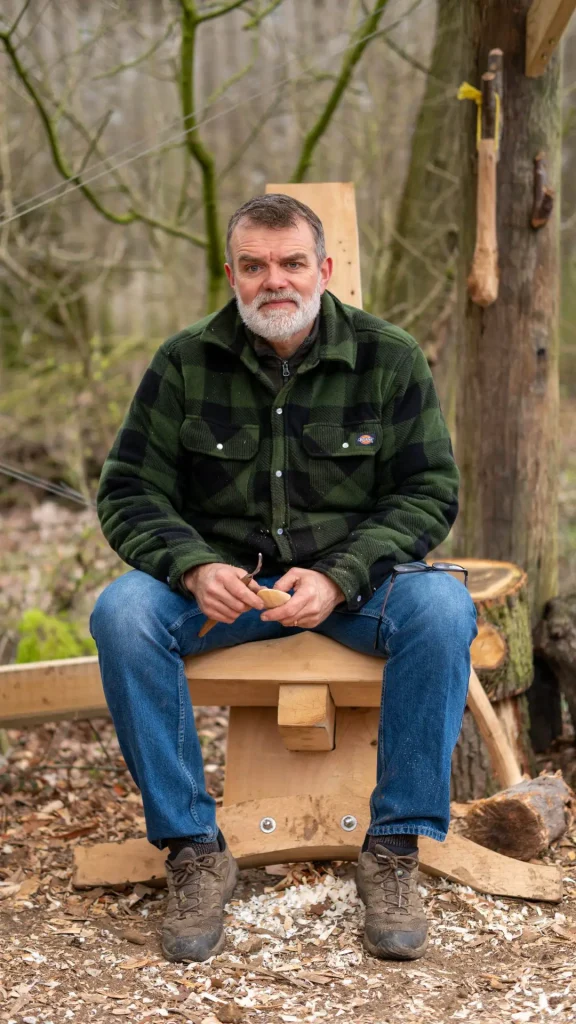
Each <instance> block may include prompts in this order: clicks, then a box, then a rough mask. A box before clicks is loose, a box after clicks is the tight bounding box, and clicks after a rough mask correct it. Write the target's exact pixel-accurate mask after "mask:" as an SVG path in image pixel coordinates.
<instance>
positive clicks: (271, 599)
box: [258, 587, 291, 608]
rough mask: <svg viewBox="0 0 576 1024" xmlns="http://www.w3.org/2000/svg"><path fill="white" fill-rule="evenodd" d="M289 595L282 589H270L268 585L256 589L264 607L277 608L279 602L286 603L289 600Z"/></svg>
mask: <svg viewBox="0 0 576 1024" xmlns="http://www.w3.org/2000/svg"><path fill="white" fill-rule="evenodd" d="M290 596H291V595H290V594H286V593H284V591H283V590H270V589H269V588H268V587H262V589H261V590H259V591H258V597H261V598H262V600H263V602H264V604H265V606H266V608H279V607H280V605H281V604H286V602H287V601H289V600H290Z"/></svg>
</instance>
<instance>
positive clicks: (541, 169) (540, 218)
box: [530, 153, 554, 229]
mask: <svg viewBox="0 0 576 1024" xmlns="http://www.w3.org/2000/svg"><path fill="white" fill-rule="evenodd" d="M553 206H554V189H552V188H549V187H548V175H547V171H546V164H545V162H544V153H538V156H535V157H534V203H533V205H532V216H531V218H530V224H531V225H532V227H533V228H536V229H538V228H543V227H544V225H545V224H547V223H548V220H549V219H550V214H551V213H552V208H553Z"/></svg>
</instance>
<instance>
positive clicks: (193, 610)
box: [166, 608, 203, 633]
mask: <svg viewBox="0 0 576 1024" xmlns="http://www.w3.org/2000/svg"><path fill="white" fill-rule="evenodd" d="M202 614H203V613H202V612H201V611H200V609H199V608H191V609H190V611H187V612H184V613H183V614H182V615H181V616H180V617H179V618H178V619H176V622H173V623H172V625H171V626H167V627H166V628H167V629H168V632H169V633H174V630H175V629H180V628H181V626H183V625H184V623H185V622H187V621H188V619H191V618H193V617H194V616H195V615H202Z"/></svg>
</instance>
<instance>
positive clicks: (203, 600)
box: [184, 562, 264, 624]
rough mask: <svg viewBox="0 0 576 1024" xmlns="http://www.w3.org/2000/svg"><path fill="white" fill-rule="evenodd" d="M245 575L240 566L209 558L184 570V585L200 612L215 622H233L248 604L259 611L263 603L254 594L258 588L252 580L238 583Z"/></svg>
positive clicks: (246, 609) (247, 607) (244, 610)
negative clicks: (206, 562)
mask: <svg viewBox="0 0 576 1024" xmlns="http://www.w3.org/2000/svg"><path fill="white" fill-rule="evenodd" d="M245 575H246V572H245V570H244V569H239V568H237V567H236V566H235V565H226V563H225V562H210V563H209V564H208V565H197V566H196V567H195V568H194V569H189V570H188V572H187V573H185V574H184V585H185V586H186V587H187V588H188V590H189V591H190V592H191V593H192V594H194V597H195V598H196V601H197V602H198V607H199V608H200V611H201V612H204V615H206V616H207V618H209V619H216V621H217V622H227V623H228V624H230V623H232V622H235V621H236V619H237V618H238V616H239V615H241V614H242V612H246V611H248V609H249V608H256V610H257V611H261V610H262V608H264V603H263V601H262V599H261V598H260V597H257V596H256V593H255V592H256V591H257V590H259V589H260V588H259V587H258V584H257V583H255V582H254V580H250V583H249V584H248V585H246V583H241V582H240V580H241V579H242V577H243V576H245Z"/></svg>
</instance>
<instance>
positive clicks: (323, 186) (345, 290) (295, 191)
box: [266, 181, 362, 308]
mask: <svg viewBox="0 0 576 1024" xmlns="http://www.w3.org/2000/svg"><path fill="white" fill-rule="evenodd" d="M266 192H281V193H282V194H283V195H287V196H291V197H292V198H293V199H298V200H299V201H300V202H301V203H305V204H306V206H309V207H310V209H312V210H314V213H315V214H317V216H318V217H319V218H320V220H321V221H322V225H323V227H324V235H325V237H326V251H327V254H328V256H331V257H332V258H333V260H334V271H333V274H332V278H331V280H330V284H329V285H328V287H329V289H330V291H331V292H333V293H334V295H336V296H337V297H338V298H339V299H340V301H341V302H348V303H350V305H351V306H358V307H359V308H361V307H362V284H361V281H360V246H359V243H358V222H357V219H356V199H355V195H354V183H353V182H349V181H346V182H340V181H328V182H322V183H319V182H299V183H294V182H290V183H288V184H283V185H266Z"/></svg>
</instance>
